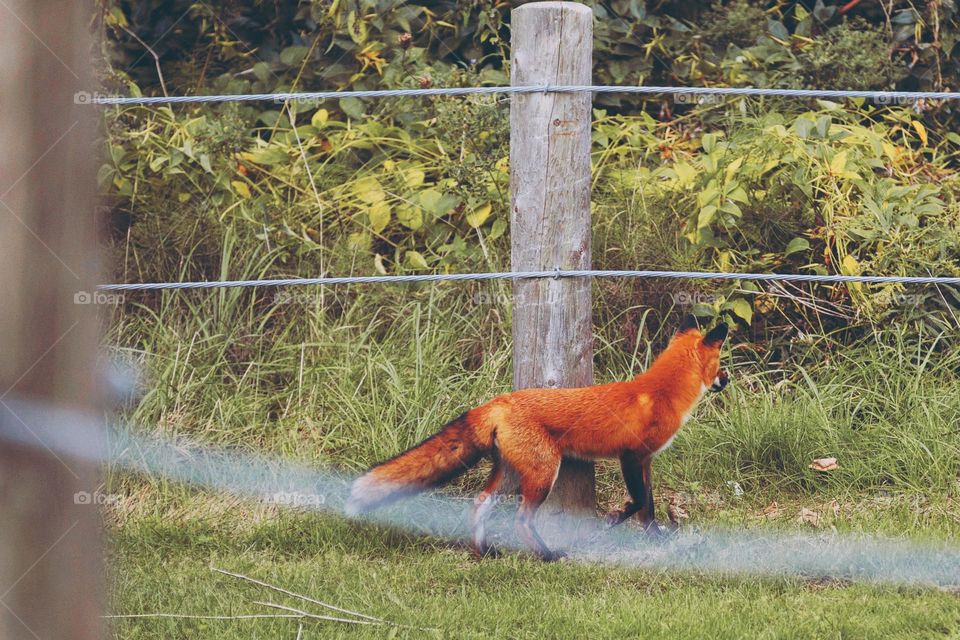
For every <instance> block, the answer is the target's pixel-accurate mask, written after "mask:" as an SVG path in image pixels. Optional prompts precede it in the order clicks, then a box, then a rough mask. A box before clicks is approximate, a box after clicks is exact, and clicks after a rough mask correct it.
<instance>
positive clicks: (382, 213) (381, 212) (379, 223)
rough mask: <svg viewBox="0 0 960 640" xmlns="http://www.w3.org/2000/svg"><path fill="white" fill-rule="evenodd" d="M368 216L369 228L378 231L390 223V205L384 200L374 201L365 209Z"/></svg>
mask: <svg viewBox="0 0 960 640" xmlns="http://www.w3.org/2000/svg"><path fill="white" fill-rule="evenodd" d="M367 216H368V217H369V218H370V228H371V229H372V230H373V232H374V233H380V232H381V231H383V230H384V229H385V228H386V226H387V225H388V224H390V205H389V204H387V203H386V202H385V201H383V200H381V201H380V202H374V203H373V204H372V205H370V208H369V209H368V210H367Z"/></svg>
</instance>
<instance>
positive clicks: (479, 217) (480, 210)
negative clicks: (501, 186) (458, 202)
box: [467, 202, 493, 229]
mask: <svg viewBox="0 0 960 640" xmlns="http://www.w3.org/2000/svg"><path fill="white" fill-rule="evenodd" d="M492 209H493V207H492V206H491V205H490V203H489V202H488V203H487V204H485V205H482V206H480V207H477V208H476V209H474V211H473V213H468V214H467V224H469V225H470V226H471V227H473V228H474V229H477V228H479V227H481V226H483V223H484V222H486V221H487V218H489V217H490V211H491V210H492Z"/></svg>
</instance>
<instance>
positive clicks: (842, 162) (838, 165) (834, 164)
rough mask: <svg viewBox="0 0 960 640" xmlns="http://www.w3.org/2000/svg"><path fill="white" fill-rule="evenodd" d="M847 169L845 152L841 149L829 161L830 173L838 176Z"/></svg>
mask: <svg viewBox="0 0 960 640" xmlns="http://www.w3.org/2000/svg"><path fill="white" fill-rule="evenodd" d="M846 169H847V152H846V151H841V152H840V153H838V154H837V155H835V156H833V160H831V161H830V173H832V174H833V175H835V176H839V175H840V174H842V173H843V172H844V171H846Z"/></svg>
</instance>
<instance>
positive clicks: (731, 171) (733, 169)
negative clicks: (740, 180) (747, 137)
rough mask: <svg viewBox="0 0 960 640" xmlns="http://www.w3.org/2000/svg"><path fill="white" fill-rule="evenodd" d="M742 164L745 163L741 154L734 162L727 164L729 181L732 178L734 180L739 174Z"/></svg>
mask: <svg viewBox="0 0 960 640" xmlns="http://www.w3.org/2000/svg"><path fill="white" fill-rule="evenodd" d="M742 164H743V156H740V157H739V158H737V159H736V160H734V161H733V162H731V163H730V164H728V165H727V172H726V178H727V181H728V182H729V181H730V180H733V178H734V176H736V175H737V171H738V170H739V169H740V165H742Z"/></svg>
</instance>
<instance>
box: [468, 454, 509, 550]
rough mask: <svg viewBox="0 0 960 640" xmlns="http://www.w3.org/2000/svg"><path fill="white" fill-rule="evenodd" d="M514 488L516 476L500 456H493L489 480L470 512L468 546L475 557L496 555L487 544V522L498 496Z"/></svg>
mask: <svg viewBox="0 0 960 640" xmlns="http://www.w3.org/2000/svg"><path fill="white" fill-rule="evenodd" d="M515 487H516V475H515V474H514V473H513V472H512V470H511V469H510V468H509V466H508V465H507V464H505V463H504V462H503V460H501V459H500V456H496V455H495V456H494V458H493V470H492V471H491V472H490V478H488V479H487V484H486V485H485V486H484V487H483V491H481V492H480V495H478V496H477V497H476V499H474V501H473V508H472V509H471V510H470V532H471V545H470V546H471V547H472V548H473V551H474V553H476V554H477V556H479V557H481V558H482V557H485V556H495V555H496V554H497V552H496V549H494V548H493V547H491V546H490V544H489V543H488V542H487V520H488V519H489V518H490V513H491V512H492V511H493V508H494V507H495V506H496V504H497V502H498V501H499V500H500V495H501V494H503V493H504V492H510V491H513V490H514V488H515Z"/></svg>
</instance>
